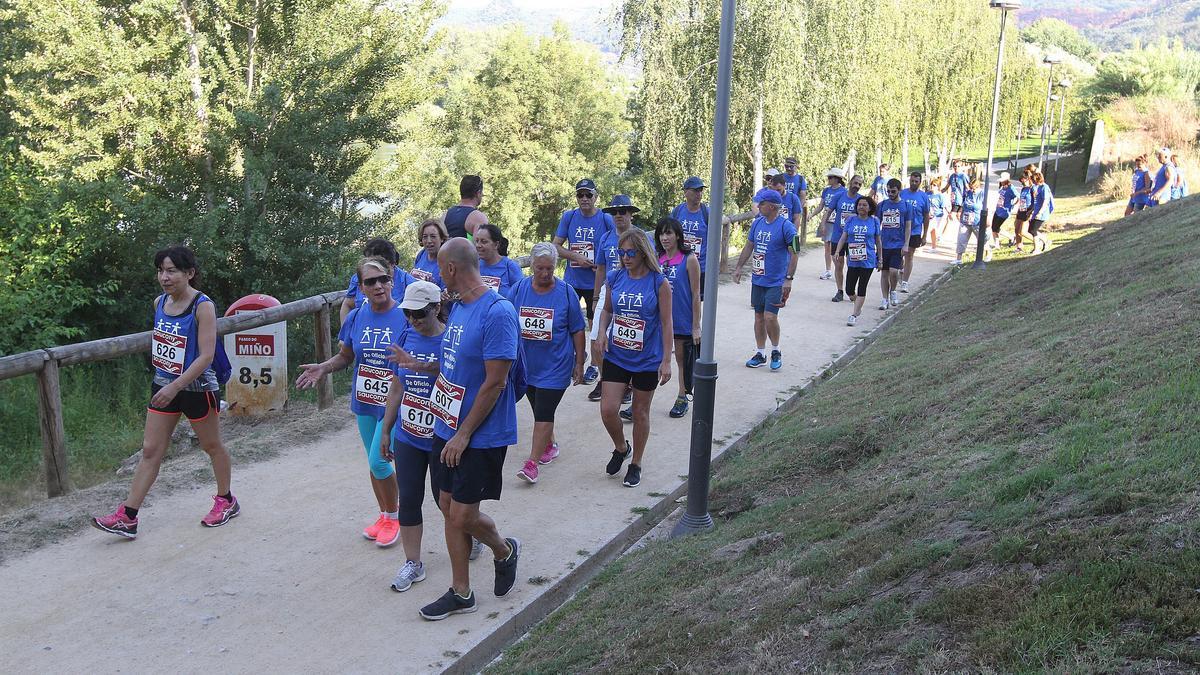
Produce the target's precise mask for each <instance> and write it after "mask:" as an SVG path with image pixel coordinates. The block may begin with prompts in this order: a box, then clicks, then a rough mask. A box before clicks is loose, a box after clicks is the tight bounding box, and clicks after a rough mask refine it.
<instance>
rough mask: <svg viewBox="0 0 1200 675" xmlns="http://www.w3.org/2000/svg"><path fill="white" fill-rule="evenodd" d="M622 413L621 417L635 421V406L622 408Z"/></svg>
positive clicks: (627, 420) (628, 420)
mask: <svg viewBox="0 0 1200 675" xmlns="http://www.w3.org/2000/svg"><path fill="white" fill-rule="evenodd" d="M620 415H621V419H623V420H625V421H626V422H632V421H633V406H629V407H628V408H626V409H624V410H622V411H621V412H620Z"/></svg>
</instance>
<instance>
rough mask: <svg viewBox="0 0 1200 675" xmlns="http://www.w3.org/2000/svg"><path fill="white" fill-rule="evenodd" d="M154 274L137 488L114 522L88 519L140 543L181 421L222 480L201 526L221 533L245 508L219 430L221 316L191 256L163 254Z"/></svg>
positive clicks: (182, 250)
mask: <svg viewBox="0 0 1200 675" xmlns="http://www.w3.org/2000/svg"><path fill="white" fill-rule="evenodd" d="M154 266H155V267H156V268H157V269H158V284H159V286H160V287H161V288H162V291H163V292H162V295H160V296H158V297H157V298H156V299H155V300H154V305H153V307H154V328H153V330H152V332H151V337H150V361H151V364H152V365H153V366H154V380H153V382H152V384H151V385H150V407H149V411H148V413H147V415H146V429H145V434H144V436H143V438H142V458H141V460H139V461H138V465H137V469H135V470H134V474H133V484H132V485H131V486H130V488H129V496H128V497H126V499H125V501H124V502H122V503H121V504H120V505H119V506H118V507H117V510H116V511H115V512H114V513H112V514H111V515H107V516H100V517H95V518H92V519H91V523H92V526H93V527H96V528H97V529H100V530H103V531H105V532H111V533H112V534H116V535H119V536H122V537H125V538H127V539H133V538H135V537H137V526H138V510H139V509H140V508H141V506H142V500H143V499H145V497H146V493H147V492H149V491H150V487H151V486H152V485H154V480H155V478H157V477H158V470H159V467H160V466H161V465H162V461H163V457H164V456H165V455H166V452H167V448H168V447H169V446H170V444H171V432H172V431H174V430H175V425H176V424H178V423H179V416H180V415H181V414H182V415H186V416H187V418H188V421H189V422H191V425H192V430H193V431H195V432H196V438H197V439H198V440H199V441H200V447H201V448H203V449H204V452H206V453H208V456H209V459H210V460H211V461H212V468H213V475H214V476H215V477H216V479H217V494H216V496H214V497H213V506H212V509H211V510H210V511H209V512H208V515H206V516H205V517H204V518H203V519H202V520H201V521H200V524H201V525H204V526H206V527H218V526H221V525H224V524H225V523H227V522H229V520H230V519H231V518H235V517H236V516H237V515H238V514H239V513H240V512H241V506H240V505H239V504H238V501H237V499H236V498H235V497H234V496H233V494H232V493H231V492H230V491H229V482H230V460H229V453H228V452H227V451H226V450H225V445H224V444H223V443H222V442H221V429H220V425H219V423H218V418H219V414H220V411H221V397H220V394H219V389H220V383H219V382H218V381H217V376H216V373H215V372H214V371H213V368H212V362H213V357H214V356H215V355H216V353H217V312H216V308H214V307H213V302H212V300H210V299H209V298H208V296H206V295H204V294H203V293H201V292H200V291H198V290H196V288H195V287H196V285H197V284H198V282H199V279H200V276H199V275H200V268H199V265H198V264H197V263H196V255H195V254H194V253H192V251H191V249H189V248H187V247H184V246H175V247H172V248H168V249H164V250H161V251H159V252H157V253H155V254H154Z"/></svg>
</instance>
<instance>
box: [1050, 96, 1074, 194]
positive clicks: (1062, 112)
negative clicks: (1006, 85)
mask: <svg viewBox="0 0 1200 675" xmlns="http://www.w3.org/2000/svg"><path fill="white" fill-rule="evenodd" d="M1070 88H1071V80H1069V79H1067V78H1065V77H1064V78H1063V79H1061V80H1059V81H1058V91H1059V94H1058V106H1059V107H1058V143H1057V145H1056V146H1055V148H1054V186H1053V188H1052V192H1054V194H1058V159H1059V157H1060V156H1061V155H1062V135H1063V123H1064V122H1065V121H1066V119H1067V118H1066V117H1065V116H1066V114H1067V90H1068V89H1070Z"/></svg>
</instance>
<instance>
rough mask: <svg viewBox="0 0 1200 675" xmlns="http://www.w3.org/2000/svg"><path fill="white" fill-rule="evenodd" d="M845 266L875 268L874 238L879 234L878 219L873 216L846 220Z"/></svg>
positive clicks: (854, 217) (852, 217)
mask: <svg viewBox="0 0 1200 675" xmlns="http://www.w3.org/2000/svg"><path fill="white" fill-rule="evenodd" d="M844 227H845V229H846V264H847V265H849V266H850V267H875V265H876V257H875V256H876V254H877V253H878V252H877V251H876V250H875V237H876V235H878V234H879V229H880V228H879V219H878V218H876V217H875V216H867V217H866V218H859V217H858V216H857V215H855V216H851V217H849V218H847V219H846V223H845V225H844Z"/></svg>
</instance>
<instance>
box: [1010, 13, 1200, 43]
mask: <svg viewBox="0 0 1200 675" xmlns="http://www.w3.org/2000/svg"><path fill="white" fill-rule="evenodd" d="M1024 5H1025V6H1024V8H1023V9H1022V10H1021V12H1020V13H1019V17H1020V22H1021V24H1022V25H1024V26H1028V25H1029V24H1031V23H1033V22H1034V21H1036V20H1038V19H1041V18H1046V17H1053V18H1056V19H1062V20H1063V21H1066V22H1067V23H1069V24H1071V25H1073V26H1075V27H1076V28H1078V29H1079V31H1080V32H1081V33H1082V34H1083V36H1084V37H1086V38H1087V39H1089V40H1091V41H1092V42H1094V43H1096V45H1097V46H1099V47H1100V48H1101V49H1103V50H1104V51H1120V50H1122V49H1126V48H1128V47H1131V46H1133V43H1134V42H1135V41H1140V42H1141V43H1142V44H1147V43H1152V42H1155V41H1157V40H1158V39H1159V38H1160V37H1164V36H1165V37H1167V38H1168V39H1172V38H1176V37H1180V38H1185V40H1187V39H1188V38H1191V39H1190V42H1191V46H1192V47H1195V46H1196V45H1197V44H1200V43H1198V41H1197V40H1196V38H1195V37H1194V36H1195V35H1197V34H1198V31H1200V0H1157V1H1155V2H1146V1H1145V0H1066V1H1064V0H1026V1H1025V3H1024Z"/></svg>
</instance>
